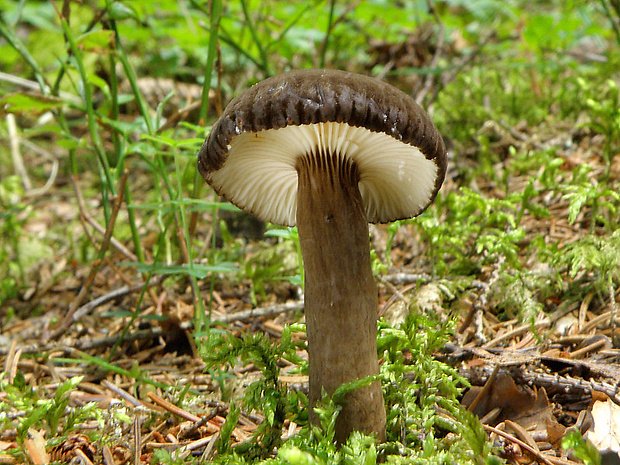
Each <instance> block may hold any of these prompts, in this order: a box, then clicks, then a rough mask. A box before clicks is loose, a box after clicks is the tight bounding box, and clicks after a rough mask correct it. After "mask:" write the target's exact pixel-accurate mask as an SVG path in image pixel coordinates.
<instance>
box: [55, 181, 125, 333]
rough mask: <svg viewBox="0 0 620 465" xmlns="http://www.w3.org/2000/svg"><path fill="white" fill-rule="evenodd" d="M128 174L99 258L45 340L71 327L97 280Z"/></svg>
mask: <svg viewBox="0 0 620 465" xmlns="http://www.w3.org/2000/svg"><path fill="white" fill-rule="evenodd" d="M128 175H129V172H128V171H125V172H124V173H123V176H122V177H121V180H120V186H119V190H118V192H119V194H118V196H117V197H116V199H115V201H114V205H113V206H112V212H111V214H110V221H109V222H108V227H107V229H106V232H105V235H104V236H103V241H102V242H101V247H100V248H99V259H98V260H96V261H95V263H93V266H92V267H91V269H90V273H89V275H88V277H87V278H86V282H85V283H84V285H83V286H82V288H81V289H80V292H79V293H78V295H77V297H76V298H75V299H74V300H73V301H72V302H71V304H70V305H69V311H68V312H67V314H66V315H65V318H64V319H63V321H62V322H61V324H60V326H59V327H58V328H57V329H56V330H54V331H51V332H49V333H48V334H44V335H43V341H44V342H47V341H49V340H50V339H57V338H58V337H60V336H62V335H63V334H64V333H65V332H66V331H67V330H68V329H69V328H70V327H71V325H72V324H73V322H74V319H73V315H74V313H75V312H76V311H77V308H78V306H79V305H80V304H81V303H82V301H83V300H84V298H86V295H87V294H88V292H89V291H90V287H91V286H92V284H93V282H94V280H95V276H97V273H98V272H99V267H100V266H101V262H102V261H103V258H104V256H105V253H106V251H107V249H108V246H109V244H110V239H111V238H112V232H113V231H114V225H115V224H116V218H117V216H118V211H119V210H120V208H121V205H122V203H123V192H125V184H126V183H127V177H128Z"/></svg>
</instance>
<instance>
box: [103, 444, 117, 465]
mask: <svg viewBox="0 0 620 465" xmlns="http://www.w3.org/2000/svg"><path fill="white" fill-rule="evenodd" d="M102 455H103V463H104V464H105V465H116V461H115V460H114V456H113V455H112V451H111V450H110V446H108V445H107V444H105V445H104V446H103V450H102Z"/></svg>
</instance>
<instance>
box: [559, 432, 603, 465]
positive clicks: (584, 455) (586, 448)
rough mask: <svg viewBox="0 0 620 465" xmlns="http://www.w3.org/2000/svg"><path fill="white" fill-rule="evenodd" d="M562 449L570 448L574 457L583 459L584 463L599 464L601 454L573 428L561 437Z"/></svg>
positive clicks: (585, 464)
mask: <svg viewBox="0 0 620 465" xmlns="http://www.w3.org/2000/svg"><path fill="white" fill-rule="evenodd" d="M562 449H565V450H569V449H570V450H571V452H572V453H573V454H574V455H575V457H577V458H578V459H580V460H583V463H584V465H601V455H600V454H599V453H598V451H597V450H596V447H594V445H592V443H590V442H586V440H585V439H583V436H581V434H580V433H579V431H577V430H575V429H571V430H570V431H569V432H568V433H566V435H565V436H564V437H563V438H562Z"/></svg>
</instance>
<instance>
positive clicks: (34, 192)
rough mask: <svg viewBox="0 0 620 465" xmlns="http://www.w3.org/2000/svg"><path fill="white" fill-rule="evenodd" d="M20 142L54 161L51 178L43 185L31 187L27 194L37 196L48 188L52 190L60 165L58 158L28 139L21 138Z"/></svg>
mask: <svg viewBox="0 0 620 465" xmlns="http://www.w3.org/2000/svg"><path fill="white" fill-rule="evenodd" d="M19 142H20V143H21V145H23V146H25V147H27V148H28V149H30V150H32V151H33V152H37V153H38V154H40V155H42V156H43V157H44V158H47V159H48V160H50V161H51V162H52V169H51V170H50V175H49V178H47V181H45V184H44V185H43V187H37V188H34V189H30V190H29V191H28V192H26V196H28V197H37V196H40V195H43V194H45V193H46V192H47V191H48V190H50V189H51V188H52V186H53V185H54V183H55V182H56V177H57V176H58V166H59V165H60V164H59V163H58V159H57V158H56V157H55V156H54V155H52V154H51V153H50V152H48V151H47V150H43V149H42V148H41V147H39V146H37V145H35V144H33V143H32V142H30V141H29V140H27V139H20V140H19Z"/></svg>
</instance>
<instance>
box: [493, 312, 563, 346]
mask: <svg viewBox="0 0 620 465" xmlns="http://www.w3.org/2000/svg"><path fill="white" fill-rule="evenodd" d="M550 324H551V321H550V320H549V318H545V319H544V320H541V321H537V322H536V323H534V327H535V328H541V327H545V326H549V325H550ZM531 329H532V325H531V324H526V325H522V326H518V327H517V328H515V329H513V330H512V331H508V332H507V333H504V334H502V335H501V336H499V337H496V338H495V339H493V340H492V341H489V342H487V343H486V344H484V345H483V346H482V348H483V349H488V348H490V347H493V346H496V345H497V344H499V343H500V342H504V341H506V340H508V339H512V338H513V337H515V336H517V335H519V334H522V333H526V332H528V331H530V330H531Z"/></svg>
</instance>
